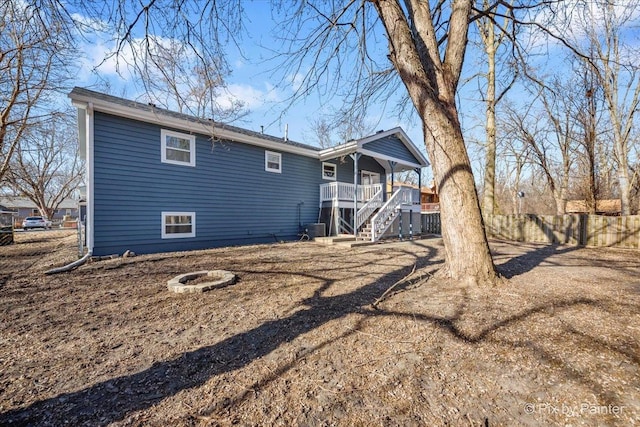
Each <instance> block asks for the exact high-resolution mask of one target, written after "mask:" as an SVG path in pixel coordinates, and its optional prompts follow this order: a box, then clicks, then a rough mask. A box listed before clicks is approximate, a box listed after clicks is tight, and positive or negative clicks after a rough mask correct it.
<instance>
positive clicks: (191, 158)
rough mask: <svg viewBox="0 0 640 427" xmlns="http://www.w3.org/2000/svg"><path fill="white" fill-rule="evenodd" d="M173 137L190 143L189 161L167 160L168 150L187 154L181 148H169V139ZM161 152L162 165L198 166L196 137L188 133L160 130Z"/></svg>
mask: <svg viewBox="0 0 640 427" xmlns="http://www.w3.org/2000/svg"><path fill="white" fill-rule="evenodd" d="M168 136H173V137H175V138H180V139H186V140H188V141H189V161H188V162H182V161H180V160H171V159H167V149H169V150H175V151H181V152H186V150H182V149H180V148H174V147H167V137H168ZM160 151H161V154H160V156H161V161H162V163H168V164H171V165H179V166H191V167H195V165H196V136H195V135H190V134H187V133H180V132H175V131H172V130H168V129H161V130H160Z"/></svg>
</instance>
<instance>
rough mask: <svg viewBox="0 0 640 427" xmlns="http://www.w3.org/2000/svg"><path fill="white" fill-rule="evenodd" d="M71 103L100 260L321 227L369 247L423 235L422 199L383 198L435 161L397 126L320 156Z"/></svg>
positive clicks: (276, 142) (98, 100)
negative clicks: (395, 236)
mask: <svg viewBox="0 0 640 427" xmlns="http://www.w3.org/2000/svg"><path fill="white" fill-rule="evenodd" d="M69 96H70V98H71V100H72V102H73V105H74V106H76V107H77V111H78V129H79V137H80V152H81V155H82V156H83V157H84V159H85V160H86V168H87V170H86V181H87V182H86V194H85V200H86V209H87V211H86V222H85V224H86V243H87V247H88V249H89V250H90V251H91V252H92V254H93V255H108V254H114V253H123V252H124V251H126V250H128V249H129V250H132V251H134V252H137V253H153V252H168V251H178V250H192V249H203V248H211V247H217V246H228V245H243V244H251V243H259V242H270V241H271V242H274V241H280V240H293V239H296V238H297V236H298V234H299V233H300V232H301V230H302V229H303V228H304V227H305V226H306V225H307V224H312V223H320V222H322V223H324V224H326V228H327V232H328V233H329V234H333V235H335V234H341V233H348V234H352V235H354V236H357V237H358V238H361V239H367V240H372V241H375V240H378V239H380V238H381V237H383V236H385V234H389V233H393V232H394V231H393V230H396V231H401V230H399V229H398V227H399V226H400V225H399V224H400V222H401V221H402V222H403V224H404V225H403V230H406V229H407V226H412V227H413V231H414V232H416V233H419V226H420V221H419V215H420V200H419V197H416V196H415V195H414V194H413V193H412V192H411V191H407V189H397V190H395V191H393V192H390V193H388V194H387V193H385V191H384V189H386V188H387V186H386V182H393V180H394V176H395V174H397V173H399V172H402V171H407V170H410V171H415V172H416V173H418V176H419V175H420V174H419V172H420V169H421V168H422V167H425V166H428V162H427V160H426V158H425V157H424V155H423V154H421V152H420V151H419V150H418V149H417V148H416V147H415V145H414V144H413V143H412V142H411V141H410V140H409V138H408V137H407V135H406V134H405V133H404V131H402V129H400V128H395V129H392V130H388V131H380V132H378V133H376V134H374V135H371V136H369V137H366V138H362V139H358V140H352V141H349V142H347V143H345V144H342V145H339V146H337V147H333V148H329V149H319V148H317V147H313V146H310V145H305V144H300V143H297V142H293V141H288V140H285V139H283V138H278V137H274V136H269V135H264V134H262V133H258V132H252V131H249V130H246V129H242V128H238V127H234V126H229V125H225V124H221V123H217V122H214V121H211V120H204V119H199V118H195V117H192V116H188V115H185V114H179V113H175V112H172V111H168V110H164V109H161V108H156V107H155V106H153V105H147V104H143V103H139V102H133V101H129V100H126V99H122V98H118V97H114V96H110V95H106V94H102V93H99V92H94V91H91V90H87V89H84V88H74V89H73V91H72V92H71V93H70V94H69ZM416 215H417V216H416ZM403 219H404V221H403Z"/></svg>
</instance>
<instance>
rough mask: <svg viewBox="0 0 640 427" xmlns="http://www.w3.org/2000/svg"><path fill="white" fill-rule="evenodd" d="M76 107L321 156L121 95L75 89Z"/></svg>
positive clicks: (275, 139)
mask: <svg viewBox="0 0 640 427" xmlns="http://www.w3.org/2000/svg"><path fill="white" fill-rule="evenodd" d="M69 97H70V98H71V100H72V102H73V104H74V105H75V106H77V107H80V108H86V107H88V106H90V107H91V108H93V109H94V110H97V111H101V112H104V113H109V114H114V115H118V116H122V117H128V118H131V119H134V120H143V121H146V122H151V123H158V124H162V125H164V126H171V127H175V128H177V129H181V130H186V131H189V132H197V133H202V134H205V135H213V136H214V137H219V138H225V139H230V140H232V141H238V142H245V143H249V144H253V145H258V146H264V147H267V148H278V149H280V150H282V151H290V152H297V153H299V154H306V155H312V156H313V157H317V152H318V151H319V150H320V149H319V148H318V147H313V146H311V145H307V144H302V143H299V142H295V141H291V140H285V139H284V138H279V137H276V136H272V135H267V134H264V133H260V132H254V131H251V130H248V129H243V128H239V127H236V126H231V125H228V124H224V123H220V122H216V121H213V120H210V119H201V118H198V117H194V116H190V115H188V114H183V113H177V112H175V111H171V110H167V109H164V108H158V107H156V106H155V105H152V104H144V103H142V102H137V101H131V100H128V99H124V98H119V97H117V96H112V95H107V94H104V93H100V92H96V91H93V90H89V89H86V88H81V87H74V88H73V90H72V91H71V93H69Z"/></svg>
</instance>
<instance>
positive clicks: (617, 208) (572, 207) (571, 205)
mask: <svg viewBox="0 0 640 427" xmlns="http://www.w3.org/2000/svg"><path fill="white" fill-rule="evenodd" d="M565 211H566V212H567V213H568V214H576V213H578V214H586V213H588V209H587V201H586V200H568V201H567V207H566V209H565ZM621 213H622V203H621V202H620V199H602V200H596V215H608V216H617V215H620V214H621Z"/></svg>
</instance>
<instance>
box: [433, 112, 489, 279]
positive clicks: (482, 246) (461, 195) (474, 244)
mask: <svg viewBox="0 0 640 427" xmlns="http://www.w3.org/2000/svg"><path fill="white" fill-rule="evenodd" d="M451 108H452V109H454V108H455V106H453V105H452V106H451ZM422 117H428V118H429V119H428V121H427V120H425V121H426V122H428V123H423V126H424V128H425V135H427V136H426V137H425V144H426V147H427V152H428V153H429V158H430V159H431V160H432V163H433V173H434V177H435V180H436V185H437V187H438V194H440V219H441V222H442V238H443V240H444V244H445V259H446V268H447V270H446V272H444V273H446V275H448V276H449V277H451V278H453V279H456V280H466V281H468V282H470V283H487V282H492V281H493V280H494V279H495V270H494V266H493V261H492V259H491V254H490V252H489V246H488V242H487V238H486V235H485V231H484V222H483V219H482V215H481V214H480V205H479V201H478V196H477V193H476V188H475V183H474V180H473V174H472V171H471V163H470V161H469V157H468V155H467V151H466V148H465V145H464V140H463V137H462V131H461V129H460V126H459V124H458V123H457V122H456V123H452V122H451V120H449V119H448V117H447V115H446V114H443V112H440V114H434V113H433V112H431V113H427V112H426V111H425V112H423V113H422Z"/></svg>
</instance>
